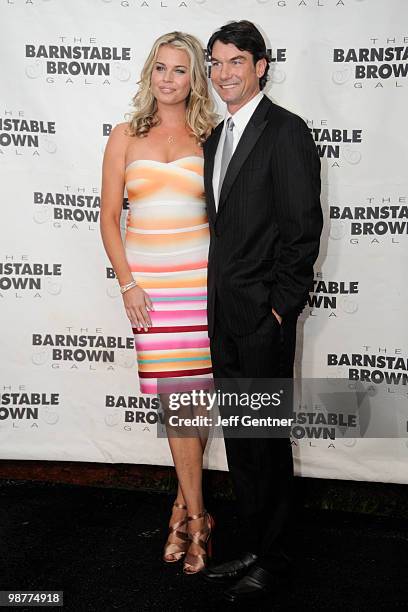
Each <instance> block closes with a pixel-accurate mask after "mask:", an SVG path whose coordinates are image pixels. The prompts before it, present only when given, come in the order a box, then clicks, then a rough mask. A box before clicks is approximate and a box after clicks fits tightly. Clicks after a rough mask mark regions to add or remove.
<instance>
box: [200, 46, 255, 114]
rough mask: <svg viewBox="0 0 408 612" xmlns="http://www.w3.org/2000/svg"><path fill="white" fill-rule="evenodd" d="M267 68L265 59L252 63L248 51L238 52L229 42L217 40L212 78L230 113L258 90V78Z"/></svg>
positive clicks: (212, 56)
mask: <svg viewBox="0 0 408 612" xmlns="http://www.w3.org/2000/svg"><path fill="white" fill-rule="evenodd" d="M265 68H266V60H265V59H261V60H258V62H257V63H256V64H255V65H254V60H253V56H252V54H251V53H249V51H241V50H240V49H238V48H237V47H236V46H235V45H233V44H232V43H229V44H227V45H226V44H224V43H222V42H221V41H219V40H217V41H216V42H215V43H214V46H213V48H212V54H211V81H212V84H213V86H214V88H215V90H216V92H217V93H218V95H219V96H220V97H221V99H222V100H223V101H224V102H226V104H227V106H228V110H229V111H230V113H235V112H236V111H237V110H239V109H240V108H241V107H242V106H244V104H246V103H247V102H249V100H251V98H253V97H254V96H255V95H256V94H257V93H259V91H260V89H259V79H260V77H262V76H263V74H264V72H265Z"/></svg>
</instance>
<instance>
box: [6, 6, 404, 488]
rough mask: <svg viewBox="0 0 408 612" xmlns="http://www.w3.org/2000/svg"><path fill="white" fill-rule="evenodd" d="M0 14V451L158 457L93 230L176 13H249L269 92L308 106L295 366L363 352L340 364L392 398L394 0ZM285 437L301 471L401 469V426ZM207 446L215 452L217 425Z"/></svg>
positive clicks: (400, 323) (398, 253) (394, 472)
mask: <svg viewBox="0 0 408 612" xmlns="http://www.w3.org/2000/svg"><path fill="white" fill-rule="evenodd" d="M232 9H233V10H232ZM0 17H1V23H2V26H3V27H2V36H1V38H0V53H1V55H0V57H1V66H2V68H1V79H0V89H1V109H0V181H1V193H2V202H1V203H2V223H1V227H0V234H1V252H0V297H1V305H2V310H1V325H2V336H1V337H2V342H1V378H0V387H1V388H0V393H1V399H0V458H2V459H46V460H71V461H72V460H74V461H97V462H127V463H152V464H161V465H167V464H171V458H170V454H169V451H168V448H167V442H166V440H163V439H161V440H158V439H157V438H156V429H155V426H154V420H155V418H156V414H157V411H156V409H155V406H154V404H153V402H150V403H149V402H148V401H147V402H146V401H145V402H144V403H143V402H141V401H140V397H139V386H138V378H137V367H136V360H135V354H134V348H133V339H132V332H131V329H130V326H129V322H128V319H127V317H126V313H125V311H124V309H123V306H122V298H121V296H120V294H119V291H118V286H117V282H116V280H115V279H114V278H112V271H111V268H110V263H109V261H108V259H107V257H106V255H105V253H104V250H103V246H102V242H101V238H100V234H99V227H98V219H99V204H100V202H99V194H100V178H101V176H100V175H101V161H102V155H103V150H104V146H105V144H106V140H107V135H108V133H109V126H111V125H114V124H116V123H118V122H121V121H123V120H124V113H126V112H127V111H129V110H130V106H129V104H130V100H131V97H132V95H133V94H134V93H135V90H136V82H137V80H138V77H139V73H140V69H141V67H142V64H143V62H144V60H145V58H146V56H147V53H148V51H149V50H150V47H151V44H152V43H153V41H154V39H155V38H156V37H157V36H159V35H161V34H163V33H165V32H169V31H172V30H175V29H178V30H183V31H187V32H190V33H192V34H195V35H196V36H198V37H199V38H200V39H201V40H202V41H203V44H205V43H206V41H207V39H208V37H209V35H210V34H211V33H212V32H213V31H214V30H215V29H216V28H217V27H219V26H220V25H222V24H224V23H226V22H227V21H228V20H230V19H245V18H246V19H250V20H252V21H254V22H255V23H256V24H257V25H258V26H259V27H260V28H261V29H262V31H263V33H264V35H265V38H266V40H267V41H268V47H269V48H271V49H272V54H273V57H274V58H275V60H276V61H275V62H274V64H273V68H272V78H271V80H270V82H269V84H268V88H267V92H268V95H269V96H270V97H271V98H272V99H273V100H274V101H275V102H277V103H278V104H280V105H282V106H285V107H286V108H288V109H290V110H292V111H294V112H296V113H297V114H299V115H301V116H302V117H303V118H304V119H305V120H307V122H308V124H309V126H310V128H311V129H312V133H313V135H314V137H315V139H316V142H317V144H318V146H319V150H320V154H321V160H322V181H323V192H322V205H323V209H324V214H325V229H324V235H323V240H322V248H321V254H320V257H319V260H318V262H317V264H316V266H315V271H316V285H315V292H314V293H311V295H310V303H309V305H308V307H306V309H305V311H304V313H303V315H302V317H301V320H300V321H299V334H298V352H297V373H298V374H299V373H300V371H302V375H303V376H310V377H326V376H334V377H340V376H347V375H348V372H349V366H348V365H347V363H348V361H352V359H353V355H361V356H363V357H362V362H361V363H364V361H363V359H364V356H365V355H370V356H372V358H371V365H369V366H356V368H357V370H358V371H359V372H360V371H361V368H364V369H365V370H368V372H369V376H371V375H373V376H374V378H375V377H378V371H380V372H382V373H387V372H388V373H392V372H393V371H394V372H395V373H397V374H400V375H401V376H399V379H400V381H399V383H398V385H397V386H396V387H395V386H394V388H393V389H394V390H395V388H397V389H398V390H399V393H400V394H401V395H402V396H403V397H404V398H405V400H406V401H408V400H407V392H406V388H407V387H406V384H407V380H406V378H407V377H406V373H407V367H406V366H407V358H408V343H407V340H408V332H407V323H406V304H407V284H406V269H407V267H408V265H407V264H408V260H407V232H408V208H407V206H408V201H407V191H408V190H407V185H408V179H407V176H406V166H407V155H406V141H407V123H406V109H407V107H408V96H407V91H408V72H407V69H408V59H407V57H408V52H407V48H408V31H407V29H406V28H405V29H404V26H406V25H407V24H408V3H407V2H406V1H405V0H366V1H364V0H303V1H302V0H234V2H227V1H226V0H221V1H220V0H218V1H217V0H186V1H180V0H163V1H162V2H160V1H158V0H147V1H144V2H143V1H142V0H129V1H126V2H125V1H120V0H104V1H103V0H86V1H82V0H81V1H80V0H71V1H70V2H64V3H61V2H57V0H32V1H30V2H29V1H27V0H2V3H1V5H0ZM66 56H68V57H66ZM294 180H296V177H294ZM125 218H126V201H125V202H124V213H123V224H124V223H125ZM73 341H74V342H77V344H78V345H77V346H70V344H69V343H70V342H73ZM381 355H386V356H388V357H391V358H392V359H389V360H388V361H386V362H385V367H384V364H383V362H381V361H378V363H377V364H376V363H375V361H376V359H377V357H378V356H381ZM397 358H398V360H397ZM376 372H377V374H376ZM373 373H374V374H373ZM390 391H391V388H390ZM384 411H387V402H385V403H384ZM293 451H294V456H295V462H296V472H297V474H300V475H303V476H316V477H325V478H346V479H356V480H376V481H384V482H386V481H392V482H408V470H407V469H406V466H407V457H408V446H407V443H406V439H388V440H386V439H365V440H356V439H353V440H351V439H350V440H336V441H331V440H319V439H315V440H305V439H304V440H293ZM207 455H208V456H207V465H208V466H209V467H210V468H219V469H226V462H225V455H224V448H223V444H222V441H220V440H216V441H213V442H212V443H211V445H210V447H209V452H208V453H207Z"/></svg>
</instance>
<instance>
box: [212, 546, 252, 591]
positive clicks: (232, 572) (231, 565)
mask: <svg viewBox="0 0 408 612" xmlns="http://www.w3.org/2000/svg"><path fill="white" fill-rule="evenodd" d="M257 558H258V557H257V556H256V555H255V554H254V553H245V554H244V555H242V556H241V557H239V559H234V560H233V561H227V562H226V563H221V564H220V565H214V566H212V567H206V568H205V569H203V570H202V571H201V572H200V574H201V576H202V577H203V578H204V579H205V580H209V581H210V582H218V583H220V584H222V583H223V582H225V581H227V580H230V579H231V578H235V579H237V578H241V576H243V575H244V574H246V573H247V572H248V570H249V568H250V567H251V566H252V565H253V564H254V563H255V561H256V560H257Z"/></svg>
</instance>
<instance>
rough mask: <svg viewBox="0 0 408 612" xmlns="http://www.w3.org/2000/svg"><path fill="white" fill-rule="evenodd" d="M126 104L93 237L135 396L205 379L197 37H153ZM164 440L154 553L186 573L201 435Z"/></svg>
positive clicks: (207, 527) (199, 505)
mask: <svg viewBox="0 0 408 612" xmlns="http://www.w3.org/2000/svg"><path fill="white" fill-rule="evenodd" d="M133 102H134V106H135V111H134V113H133V114H132V115H131V117H130V121H129V122H128V123H121V124H119V125H117V126H116V127H115V128H114V129H113V130H112V132H111V135H110V137H109V141H108V143H107V146H106V150H105V156H104V162H103V178H102V205H101V233H102V239H103V243H104V246H105V249H106V252H107V255H108V257H109V259H110V261H111V263H112V266H113V268H114V270H115V273H116V276H117V278H118V281H119V284H120V286H121V292H122V296H123V301H124V306H125V310H126V313H127V315H128V317H129V319H130V321H131V323H132V325H133V331H134V334H135V346H136V351H137V359H138V369H139V379H140V388H141V392H142V393H157V392H159V393H161V390H162V387H161V385H160V384H159V386H158V384H157V379H159V380H160V379H164V378H172V379H174V378H176V379H178V380H180V377H183V378H185V377H189V376H190V377H194V378H197V377H202V378H203V379H210V378H211V359H210V349H209V341H208V334H207V312H206V291H207V258H208V244H209V230H208V221H207V217H206V210H205V201H204V196H203V178H202V175H203V157H202V143H203V142H204V141H205V140H206V138H207V137H208V136H209V134H210V132H211V130H212V128H213V127H214V125H215V119H216V115H215V114H214V112H213V105H212V102H211V100H210V98H209V95H208V87H207V78H206V73H205V64H204V54H203V50H202V47H201V45H200V43H199V42H198V40H197V39H196V38H194V37H193V36H190V35H188V34H184V33H180V32H172V33H170V34H165V35H164V36H161V37H160V38H158V39H157V40H156V42H155V43H154V45H153V48H152V50H151V52H150V54H149V57H148V58H147V60H146V63H145V65H144V67H143V70H142V74H141V80H140V82H139V90H138V92H137V94H136V95H135V97H134V99H133ZM124 185H126V188H127V192H128V200H129V215H128V221H127V231H126V240H125V245H124V246H123V243H122V240H121V235H120V214H121V208H122V200H123V190H124ZM203 382H205V381H203ZM161 397H164V396H161ZM168 438H169V444H170V448H171V452H172V456H173V460H174V464H175V468H176V472H177V477H178V481H179V485H178V492H177V498H176V501H175V503H174V506H173V512H172V515H171V518H170V524H169V537H168V540H167V542H166V545H165V549H164V555H163V559H164V561H166V562H169V563H171V562H174V561H178V560H179V559H181V558H182V557H184V566H183V569H184V571H185V572H186V573H189V574H193V573H197V572H198V571H200V570H201V569H202V568H203V567H204V566H205V563H206V558H207V552H208V554H209V553H210V549H209V547H208V551H206V547H207V545H208V544H209V540H210V537H211V528H212V524H213V521H212V518H211V517H210V515H209V514H208V513H207V512H206V510H205V509H204V505H203V497H202V488H201V478H202V457H203V452H204V448H205V444H206V438H205V437H204V439H203V438H202V437H200V436H195V437H191V438H186V437H172V436H168Z"/></svg>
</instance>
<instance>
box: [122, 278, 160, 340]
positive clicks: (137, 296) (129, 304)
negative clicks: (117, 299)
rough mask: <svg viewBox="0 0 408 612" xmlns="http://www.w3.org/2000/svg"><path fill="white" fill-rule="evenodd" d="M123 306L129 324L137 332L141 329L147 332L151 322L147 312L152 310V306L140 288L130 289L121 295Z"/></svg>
mask: <svg viewBox="0 0 408 612" xmlns="http://www.w3.org/2000/svg"><path fill="white" fill-rule="evenodd" d="M122 297H123V302H124V304H125V310H126V314H127V316H128V317H129V320H130V322H131V323H132V325H133V326H134V327H137V330H138V331H140V330H141V329H142V328H143V329H144V330H145V331H147V330H148V328H149V327H151V326H152V321H151V319H150V315H149V313H148V311H149V310H154V308H153V304H152V301H151V299H150V298H149V296H148V295H147V293H146V292H145V291H143V289H142V288H141V287H138V286H136V287H132V289H128V290H127V291H125V293H123V294H122Z"/></svg>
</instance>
